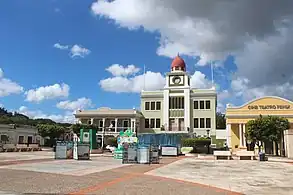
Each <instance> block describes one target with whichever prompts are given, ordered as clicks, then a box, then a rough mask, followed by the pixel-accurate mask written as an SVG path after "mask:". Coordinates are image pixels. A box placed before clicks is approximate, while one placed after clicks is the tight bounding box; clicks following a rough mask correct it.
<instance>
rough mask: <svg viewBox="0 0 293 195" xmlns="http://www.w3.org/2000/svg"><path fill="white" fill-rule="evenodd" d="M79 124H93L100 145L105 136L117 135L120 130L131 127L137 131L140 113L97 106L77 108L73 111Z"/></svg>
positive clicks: (133, 110)
mask: <svg viewBox="0 0 293 195" xmlns="http://www.w3.org/2000/svg"><path fill="white" fill-rule="evenodd" d="M75 117H76V122H77V123H79V124H88V125H95V126H97V127H98V129H97V142H98V145H99V146H100V147H101V146H103V144H104V138H105V137H106V136H115V137H116V136H117V135H118V134H119V132H120V131H121V130H123V131H125V130H126V129H131V130H132V131H133V132H135V133H136V132H137V130H138V129H140V128H141V121H142V118H143V116H142V114H141V112H140V111H138V110H135V109H124V110H122V109H111V108H106V107H103V108H99V109H97V110H79V111H77V112H76V113H75Z"/></svg>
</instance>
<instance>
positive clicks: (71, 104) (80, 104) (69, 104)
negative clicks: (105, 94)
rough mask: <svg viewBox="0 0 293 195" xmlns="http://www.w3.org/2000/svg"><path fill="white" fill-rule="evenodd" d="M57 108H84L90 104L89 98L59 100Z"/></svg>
mask: <svg viewBox="0 0 293 195" xmlns="http://www.w3.org/2000/svg"><path fill="white" fill-rule="evenodd" d="M56 106H57V108H59V109H64V110H72V111H74V110H78V109H81V110H82V109H86V108H89V107H91V106H92V101H91V99H88V98H85V97H83V98H79V99H77V100H76V101H69V100H67V101H61V102H59V103H58V104H57V105H56Z"/></svg>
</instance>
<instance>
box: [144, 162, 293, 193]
mask: <svg viewBox="0 0 293 195" xmlns="http://www.w3.org/2000/svg"><path fill="white" fill-rule="evenodd" d="M146 174H148V175H152V176H162V177H167V178H172V179H180V180H185V181H190V182H194V183H199V184H202V185H205V186H213V187H218V188H221V189H226V190H231V191H235V192H239V193H243V194H252V195H254V194H257V195H268V194H272V195H275V194H278V195H288V194H293V186H292V183H293V177H292V174H293V165H292V164H289V163H280V162H259V161H250V160H248V161H245V160H241V161H239V160H217V161H215V160H198V159H195V158H186V159H182V160H179V161H176V162H174V163H172V164H169V165H166V166H164V167H161V168H158V169H155V170H152V171H150V172H148V173H146Z"/></svg>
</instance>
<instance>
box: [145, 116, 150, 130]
mask: <svg viewBox="0 0 293 195" xmlns="http://www.w3.org/2000/svg"><path fill="white" fill-rule="evenodd" d="M144 127H145V128H150V120H149V119H147V118H146V119H145V120H144Z"/></svg>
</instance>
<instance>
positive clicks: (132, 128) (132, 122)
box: [130, 118, 135, 132]
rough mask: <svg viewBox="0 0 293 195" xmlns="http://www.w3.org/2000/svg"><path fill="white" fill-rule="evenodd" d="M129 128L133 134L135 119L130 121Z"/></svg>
mask: <svg viewBox="0 0 293 195" xmlns="http://www.w3.org/2000/svg"><path fill="white" fill-rule="evenodd" d="M130 128H131V130H132V131H133V132H135V118H132V119H131V127H130Z"/></svg>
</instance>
